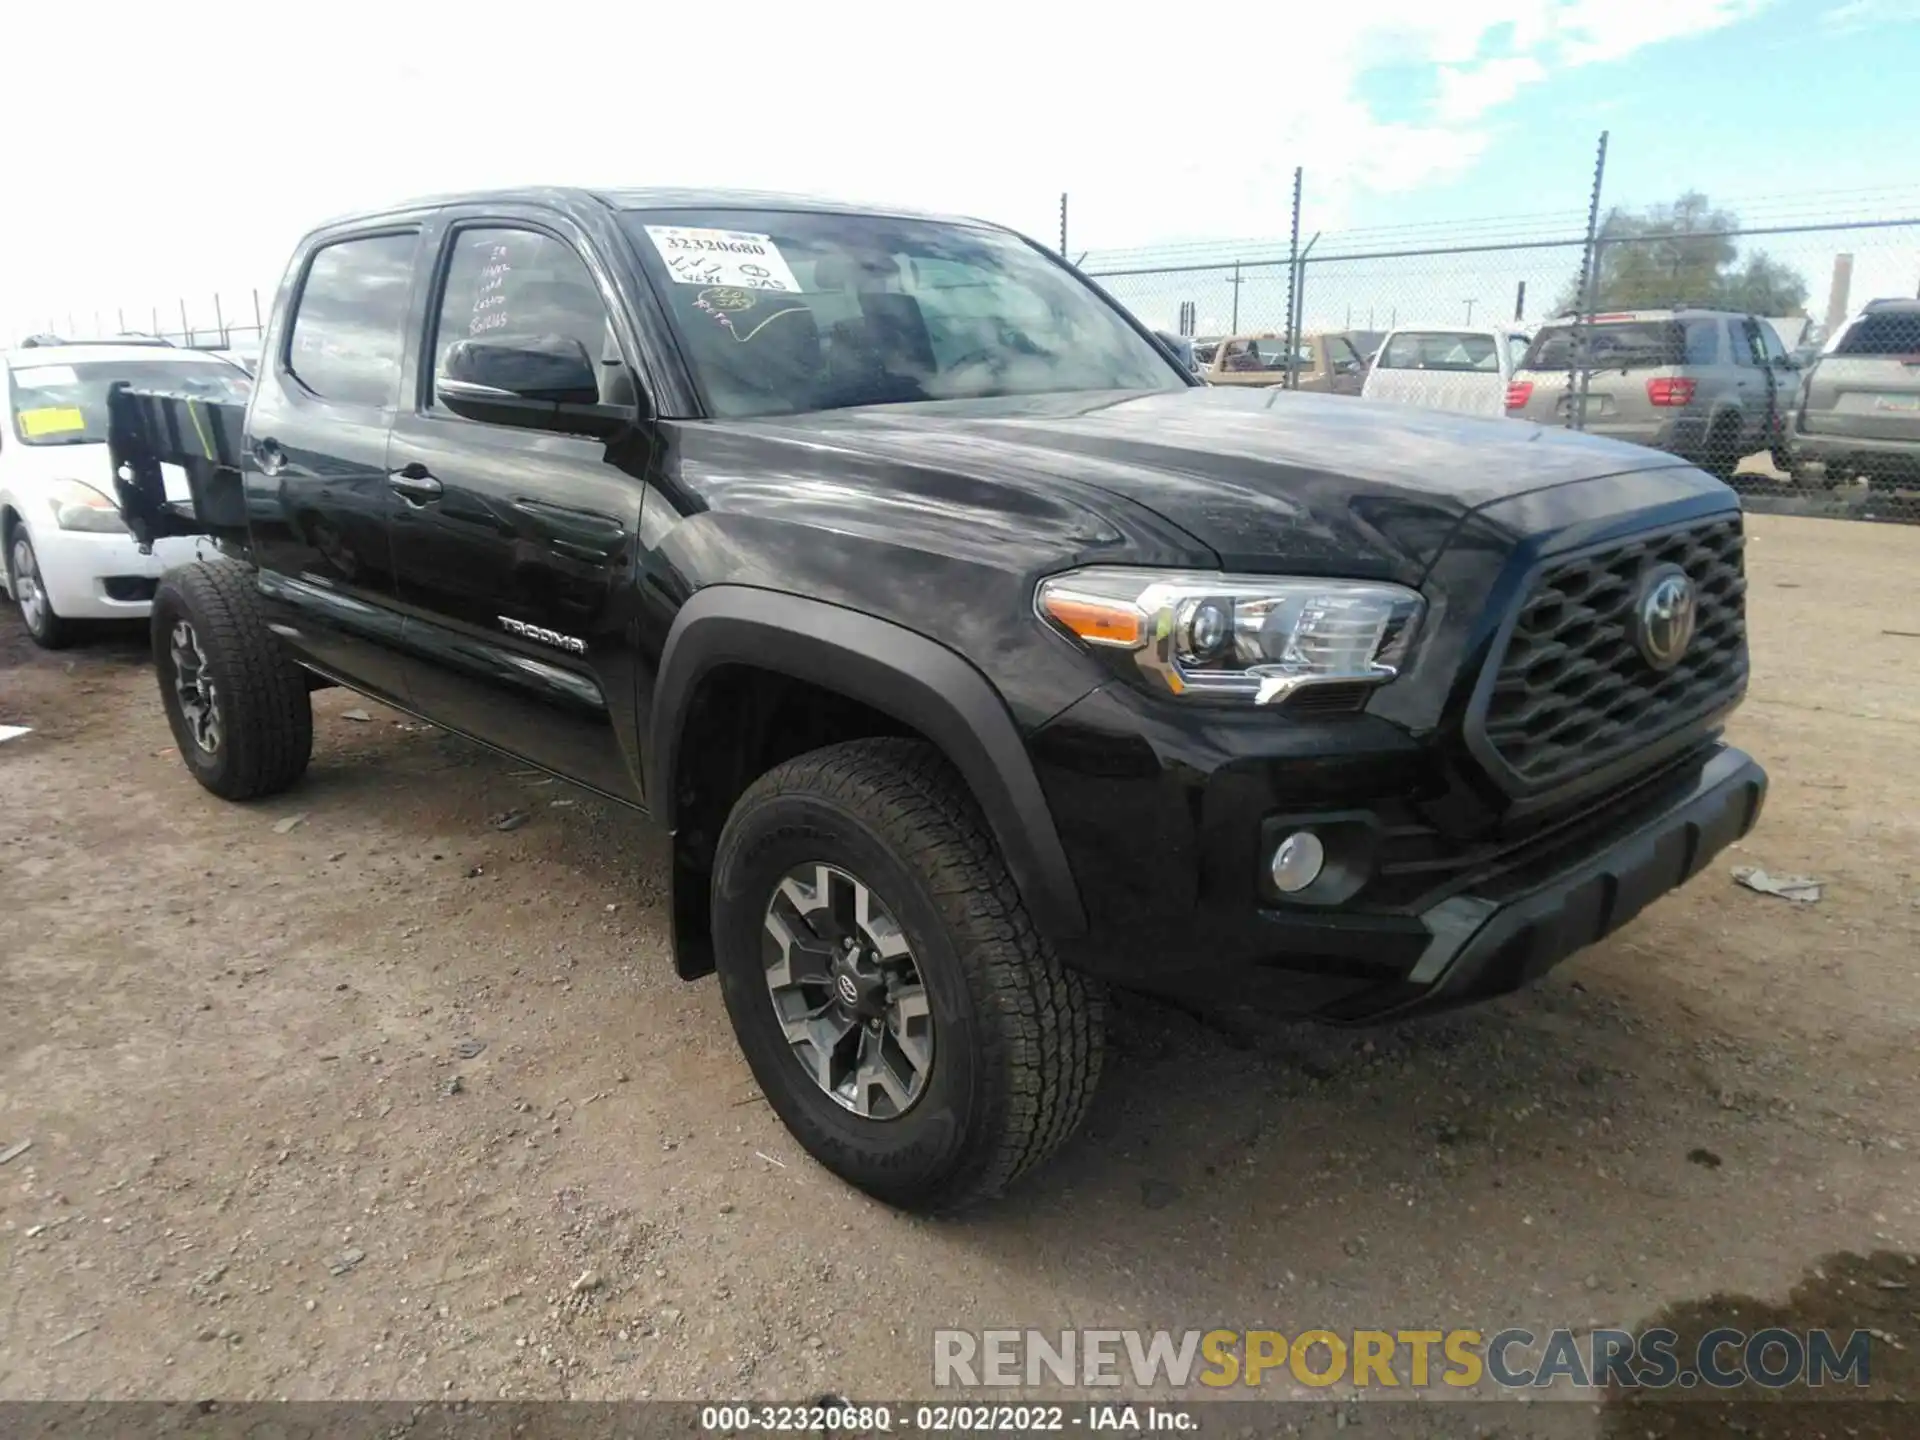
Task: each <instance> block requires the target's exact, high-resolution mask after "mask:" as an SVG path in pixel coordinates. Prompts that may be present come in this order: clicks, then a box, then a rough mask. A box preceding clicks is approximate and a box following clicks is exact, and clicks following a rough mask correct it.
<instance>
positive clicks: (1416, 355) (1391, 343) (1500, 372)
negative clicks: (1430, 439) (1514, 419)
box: [1360, 325, 1528, 416]
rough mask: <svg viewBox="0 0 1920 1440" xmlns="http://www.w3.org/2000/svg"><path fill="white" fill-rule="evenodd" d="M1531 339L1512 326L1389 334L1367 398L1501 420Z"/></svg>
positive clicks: (1408, 329) (1413, 328)
mask: <svg viewBox="0 0 1920 1440" xmlns="http://www.w3.org/2000/svg"><path fill="white" fill-rule="evenodd" d="M1527 339H1528V337H1527V333H1526V332H1525V331H1524V330H1515V329H1512V328H1511V327H1508V326H1501V325H1490V326H1483V327H1479V328H1476V327H1474V326H1470V325H1467V326H1454V325H1408V326H1403V327H1400V328H1396V329H1393V330H1390V331H1388V332H1387V338H1386V339H1385V340H1384V341H1382V342H1381V345H1380V353H1379V355H1378V356H1376V357H1375V359H1374V362H1373V366H1372V368H1371V369H1369V370H1368V371H1367V377H1366V383H1365V384H1364V385H1363V386H1362V388H1361V392H1360V393H1361V394H1362V395H1364V396H1365V397H1366V398H1367V399H1369V400H1390V401H1394V402H1397V403H1399V404H1402V405H1418V406H1420V407H1421V408H1423V409H1427V410H1451V411H1455V412H1457V413H1459V414H1462V415H1489V416H1494V415H1501V414H1504V413H1505V410H1506V399H1507V382H1508V381H1510V380H1511V379H1512V378H1513V373H1514V369H1515V367H1516V366H1517V365H1518V364H1519V361H1520V357H1521V356H1522V355H1524V354H1525V353H1526V349H1527Z"/></svg>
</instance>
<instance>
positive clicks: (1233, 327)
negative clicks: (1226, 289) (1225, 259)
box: [1227, 260, 1240, 335]
mask: <svg viewBox="0 0 1920 1440" xmlns="http://www.w3.org/2000/svg"><path fill="white" fill-rule="evenodd" d="M1230 283H1231V284H1232V285H1233V320H1232V322H1231V323H1230V324H1228V326H1227V332H1228V333H1229V334H1232V335H1238V334H1239V333H1240V262H1239V261H1238V260H1236V261H1234V262H1233V280H1232V281H1231V282H1230Z"/></svg>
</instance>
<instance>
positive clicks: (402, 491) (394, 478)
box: [387, 460, 442, 509]
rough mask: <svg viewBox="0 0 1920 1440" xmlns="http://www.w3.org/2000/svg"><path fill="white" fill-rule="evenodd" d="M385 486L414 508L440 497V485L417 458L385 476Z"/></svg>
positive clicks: (428, 503)
mask: <svg viewBox="0 0 1920 1440" xmlns="http://www.w3.org/2000/svg"><path fill="white" fill-rule="evenodd" d="M387 486H388V488H389V489H391V490H392V491H393V492H394V494H396V495H398V496H399V497H400V498H401V499H402V500H404V501H406V502H407V504H409V505H412V506H414V507H415V508H416V509H417V508H419V507H420V506H422V505H430V504H432V503H433V502H434V501H435V500H438V499H439V498H440V494H441V490H442V486H441V484H440V482H439V481H438V480H436V479H434V478H433V473H432V472H431V471H430V470H428V469H427V467H426V466H424V465H422V464H421V463H420V462H419V461H418V460H415V461H412V462H411V463H409V464H406V465H403V466H401V467H400V468H399V469H398V470H395V471H393V472H392V473H391V474H389V475H388V476H387Z"/></svg>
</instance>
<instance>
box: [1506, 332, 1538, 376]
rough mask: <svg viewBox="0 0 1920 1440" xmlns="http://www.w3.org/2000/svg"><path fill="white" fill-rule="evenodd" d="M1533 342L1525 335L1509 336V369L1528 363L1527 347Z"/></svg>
mask: <svg viewBox="0 0 1920 1440" xmlns="http://www.w3.org/2000/svg"><path fill="white" fill-rule="evenodd" d="M1532 343H1533V342H1532V341H1531V340H1529V339H1528V338H1527V337H1526V336H1525V335H1509V336H1507V369H1509V370H1518V369H1520V368H1521V367H1522V366H1523V365H1525V364H1526V363H1527V347H1528V346H1529V345H1531V344H1532Z"/></svg>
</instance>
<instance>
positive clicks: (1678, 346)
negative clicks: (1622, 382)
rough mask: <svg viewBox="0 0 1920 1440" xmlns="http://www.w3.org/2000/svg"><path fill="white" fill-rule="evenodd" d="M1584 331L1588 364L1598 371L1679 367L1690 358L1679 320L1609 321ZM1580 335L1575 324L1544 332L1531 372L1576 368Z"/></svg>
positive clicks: (1531, 351) (1536, 340)
mask: <svg viewBox="0 0 1920 1440" xmlns="http://www.w3.org/2000/svg"><path fill="white" fill-rule="evenodd" d="M1583 329H1584V331H1585V341H1584V344H1585V350H1586V360H1585V363H1586V364H1587V365H1588V366H1589V367H1590V368H1592V369H1595V370H1636V369H1650V368H1654V367H1657V366H1661V365H1678V364H1679V363H1680V362H1681V360H1682V359H1683V358H1684V357H1685V355H1686V336H1685V331H1684V327H1682V325H1681V324H1680V322H1679V321H1678V320H1608V321H1603V322H1602V323H1600V324H1598V325H1591V326H1585V327H1583ZM1576 333H1577V332H1576V331H1575V329H1574V327H1573V326H1572V325H1549V326H1548V327H1547V328H1546V329H1544V330H1542V331H1541V332H1540V333H1539V334H1538V335H1536V336H1534V337H1533V344H1532V345H1531V346H1530V347H1529V348H1528V350H1527V361H1526V366H1527V369H1529V370H1570V369H1572V368H1573V366H1574V363H1575V359H1574V351H1575V346H1576V340H1575V336H1576Z"/></svg>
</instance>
